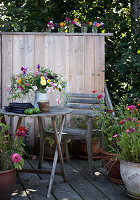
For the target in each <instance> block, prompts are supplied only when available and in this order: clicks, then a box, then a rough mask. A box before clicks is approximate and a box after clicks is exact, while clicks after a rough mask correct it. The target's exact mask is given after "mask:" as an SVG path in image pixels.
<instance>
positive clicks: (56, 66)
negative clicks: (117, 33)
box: [0, 32, 112, 107]
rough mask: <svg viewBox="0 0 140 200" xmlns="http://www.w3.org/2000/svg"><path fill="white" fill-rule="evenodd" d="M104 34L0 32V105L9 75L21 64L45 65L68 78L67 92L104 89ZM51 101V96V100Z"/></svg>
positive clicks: (5, 98) (30, 69) (30, 65)
mask: <svg viewBox="0 0 140 200" xmlns="http://www.w3.org/2000/svg"><path fill="white" fill-rule="evenodd" d="M105 36H112V34H111V33H104V34H102V33H100V34H92V33H87V34H82V33H79V34H78V33H74V34H70V33H62V34H61V33H51V34H47V33H16V32H12V33H11V32H1V33H0V72H1V73H0V94H1V95H0V106H1V107H3V106H4V105H7V104H8V102H7V97H8V93H7V92H6V88H7V86H8V85H9V84H10V76H11V75H12V74H18V73H20V68H21V67H22V66H24V67H28V70H29V71H34V70H35V68H36V65H37V64H40V65H41V66H46V67H48V68H50V69H52V70H53V71H55V72H56V73H60V74H62V75H64V76H65V77H66V78H67V79H68V86H67V89H66V90H67V91H68V92H77V93H91V91H92V90H97V91H98V93H104V77H105V73H104V70H105V67H104V65H105V44H104V38H105ZM51 102H53V104H54V100H52V101H51Z"/></svg>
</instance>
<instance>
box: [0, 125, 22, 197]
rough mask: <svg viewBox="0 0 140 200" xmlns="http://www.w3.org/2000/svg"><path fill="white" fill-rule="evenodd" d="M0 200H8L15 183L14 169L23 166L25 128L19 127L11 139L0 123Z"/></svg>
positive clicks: (6, 128) (5, 126) (4, 126)
mask: <svg viewBox="0 0 140 200" xmlns="http://www.w3.org/2000/svg"><path fill="white" fill-rule="evenodd" d="M0 129H1V131H0V200H9V199H10V196H11V194H12V190H13V187H14V185H15V181H16V169H17V168H18V169H20V168H21V167H22V165H23V164H24V159H23V158H22V156H23V153H24V148H23V147H24V137H25V136H26V129H25V127H20V128H19V129H18V130H17V132H16V135H15V138H14V139H13V138H12V136H11V134H8V133H7V130H8V126H7V125H5V124H3V123H0Z"/></svg>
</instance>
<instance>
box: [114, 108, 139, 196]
mask: <svg viewBox="0 0 140 200" xmlns="http://www.w3.org/2000/svg"><path fill="white" fill-rule="evenodd" d="M119 125H120V128H121V135H119V136H117V137H116V138H117V144H118V146H119V148H120V151H119V153H118V155H119V158H120V159H121V160H120V172H121V176H122V179H123V181H124V183H125V186H126V188H127V194H128V195H129V196H130V197H131V198H134V199H140V112H139V109H138V108H137V107H136V106H135V105H131V106H127V107H126V109H125V110H124V112H123V117H122V119H121V120H120V121H119Z"/></svg>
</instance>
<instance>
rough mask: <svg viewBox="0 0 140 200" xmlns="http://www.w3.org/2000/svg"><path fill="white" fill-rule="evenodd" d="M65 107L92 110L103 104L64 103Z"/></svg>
mask: <svg viewBox="0 0 140 200" xmlns="http://www.w3.org/2000/svg"><path fill="white" fill-rule="evenodd" d="M65 106H66V107H67V108H72V109H87V110H93V108H94V109H97V108H100V107H102V106H103V105H98V104H94V105H91V104H77V103H75V104H73V103H67V104H66V105H65Z"/></svg>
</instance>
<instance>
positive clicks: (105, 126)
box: [92, 91, 123, 184]
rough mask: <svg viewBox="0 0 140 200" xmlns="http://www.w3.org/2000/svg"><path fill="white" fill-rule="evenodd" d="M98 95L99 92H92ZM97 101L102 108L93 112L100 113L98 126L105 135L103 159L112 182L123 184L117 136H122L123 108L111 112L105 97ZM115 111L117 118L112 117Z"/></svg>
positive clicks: (100, 96)
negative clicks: (121, 117)
mask: <svg viewBox="0 0 140 200" xmlns="http://www.w3.org/2000/svg"><path fill="white" fill-rule="evenodd" d="M92 92H93V93H96V92H97V91H92ZM97 99H98V101H99V103H100V104H102V106H101V107H100V108H99V109H96V110H93V112H97V110H98V112H99V117H98V118H97V123H98V125H99V124H100V125H101V128H100V129H101V131H102V133H103V148H101V149H100V152H101V157H102V159H103V161H104V166H105V168H106V170H107V174H108V177H109V178H110V180H111V181H112V182H115V183H119V184H122V183H123V182H122V178H121V175H120V161H119V160H118V155H117V153H118V152H119V147H118V145H117V142H116V135H120V134H121V129H120V128H119V124H118V120H119V119H120V116H121V109H122V108H121V107H119V106H118V107H117V106H116V107H115V109H113V110H111V109H108V107H107V106H106V105H105V102H104V99H103V95H98V96H97ZM114 111H115V116H114V117H112V113H113V112H114Z"/></svg>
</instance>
